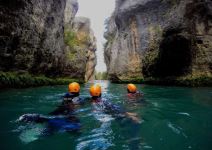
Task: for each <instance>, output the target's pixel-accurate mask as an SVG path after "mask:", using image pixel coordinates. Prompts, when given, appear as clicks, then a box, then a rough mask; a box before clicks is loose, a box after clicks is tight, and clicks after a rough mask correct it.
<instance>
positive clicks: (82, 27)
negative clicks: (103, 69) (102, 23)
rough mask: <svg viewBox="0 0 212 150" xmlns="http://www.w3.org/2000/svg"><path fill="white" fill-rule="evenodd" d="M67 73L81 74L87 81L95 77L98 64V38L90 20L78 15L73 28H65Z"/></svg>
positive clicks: (75, 75) (73, 75)
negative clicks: (96, 52)
mask: <svg viewBox="0 0 212 150" xmlns="http://www.w3.org/2000/svg"><path fill="white" fill-rule="evenodd" d="M65 42H66V54H67V55H66V56H67V67H66V69H65V71H66V73H67V74H71V75H72V77H73V78H75V77H77V76H79V75H81V76H82V77H81V78H85V81H88V80H93V79H94V71H95V66H96V54H95V51H96V38H95V37H94V33H93V31H92V30H91V27H90V20H89V19H88V18H85V17H76V18H75V19H74V21H73V24H72V27H71V28H66V30H65ZM69 72H70V73H69Z"/></svg>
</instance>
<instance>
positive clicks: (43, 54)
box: [0, 0, 95, 80]
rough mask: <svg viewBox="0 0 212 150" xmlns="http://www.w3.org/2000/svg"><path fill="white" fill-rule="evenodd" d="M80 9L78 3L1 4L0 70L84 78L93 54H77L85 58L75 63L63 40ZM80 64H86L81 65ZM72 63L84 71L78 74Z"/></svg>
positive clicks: (26, 0)
mask: <svg viewBox="0 0 212 150" xmlns="http://www.w3.org/2000/svg"><path fill="white" fill-rule="evenodd" d="M77 10H78V2H77V0H3V1H0V71H5V72H7V71H16V72H26V73H28V72H29V73H31V74H44V75H46V76H50V77H55V76H56V77H57V76H59V77H61V76H65V77H75V78H80V79H84V78H85V73H86V72H89V71H90V70H89V71H85V68H86V67H84V66H86V64H87V62H88V64H90V60H89V58H90V55H89V58H87V53H86V52H87V51H86V50H85V51H84V52H82V53H81V52H77V53H81V55H83V56H82V57H79V58H78V57H76V59H75V63H74V64H72V62H69V61H70V59H69V58H70V57H72V56H70V55H69V52H68V53H67V44H66V39H65V38H66V37H65V38H64V34H66V33H65V30H64V28H69V29H70V28H72V24H73V22H74V18H75V14H76V13H77ZM79 30H80V29H79ZM76 32H78V31H76ZM76 34H78V33H76ZM88 34H89V35H90V34H91V33H90V32H89V33H88ZM92 36H93V35H92ZM92 38H93V37H92ZM93 42H94V43H93V44H95V40H94V41H93ZM79 47H80V45H79ZM82 47H84V45H83V46H82ZM69 51H72V52H74V51H76V49H70V50H69ZM81 51H83V50H81ZM93 55H95V54H93ZM94 57H95V56H94ZM81 62H83V63H85V65H79V64H80V63H81ZM69 64H72V68H73V67H74V66H73V65H79V66H78V67H77V68H78V70H83V71H80V72H78V74H76V72H75V70H71V69H72V68H69ZM88 66H89V65H88ZM81 67H82V68H81ZM68 68H69V69H70V70H69V69H68ZM92 69H93V68H92ZM67 72H68V73H67ZM86 80H87V78H86Z"/></svg>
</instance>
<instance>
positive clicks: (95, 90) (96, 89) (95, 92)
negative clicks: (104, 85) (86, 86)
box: [90, 85, 101, 96]
mask: <svg viewBox="0 0 212 150" xmlns="http://www.w3.org/2000/svg"><path fill="white" fill-rule="evenodd" d="M90 94H91V96H100V95H101V86H100V85H93V86H91V88H90Z"/></svg>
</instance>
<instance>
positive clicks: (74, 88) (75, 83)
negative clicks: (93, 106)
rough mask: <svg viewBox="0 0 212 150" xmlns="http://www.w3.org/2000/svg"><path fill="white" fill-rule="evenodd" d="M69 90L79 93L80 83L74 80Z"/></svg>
mask: <svg viewBox="0 0 212 150" xmlns="http://www.w3.org/2000/svg"><path fill="white" fill-rule="evenodd" d="M68 91H69V92H71V93H79V91H80V85H79V83H77V82H72V83H70V84H69V85H68Z"/></svg>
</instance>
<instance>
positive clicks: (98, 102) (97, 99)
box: [90, 85, 140, 123]
mask: <svg viewBox="0 0 212 150" xmlns="http://www.w3.org/2000/svg"><path fill="white" fill-rule="evenodd" d="M90 95H91V96H92V98H91V103H92V105H93V106H94V108H95V110H97V111H104V112H105V113H108V114H112V115H114V116H116V117H127V118H130V119H131V120H133V121H134V122H136V123H140V119H139V118H138V117H137V114H135V113H130V112H127V111H125V110H123V109H122V108H121V107H120V106H118V105H115V104H113V103H111V102H109V101H108V100H106V99H104V98H102V97H101V86H100V85H94V86H91V88H90Z"/></svg>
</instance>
